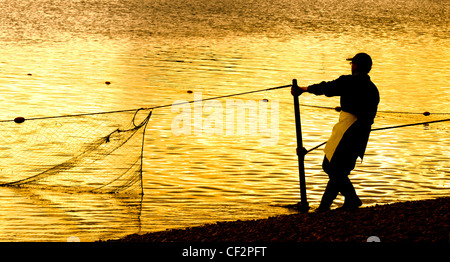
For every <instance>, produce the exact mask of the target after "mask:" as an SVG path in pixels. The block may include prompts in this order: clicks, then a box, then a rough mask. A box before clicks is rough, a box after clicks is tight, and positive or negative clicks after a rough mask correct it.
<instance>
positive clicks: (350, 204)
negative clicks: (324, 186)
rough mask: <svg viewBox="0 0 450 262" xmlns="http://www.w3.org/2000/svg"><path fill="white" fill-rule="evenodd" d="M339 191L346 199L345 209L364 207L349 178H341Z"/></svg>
mask: <svg viewBox="0 0 450 262" xmlns="http://www.w3.org/2000/svg"><path fill="white" fill-rule="evenodd" d="M339 191H340V192H341V194H342V195H343V196H344V197H345V201H344V205H343V206H342V207H344V208H357V207H359V206H361V205H362V202H361V200H360V199H359V197H358V195H357V194H356V191H355V188H354V187H353V184H352V182H351V181H350V179H349V178H348V175H347V176H343V177H341V179H340V180H339Z"/></svg>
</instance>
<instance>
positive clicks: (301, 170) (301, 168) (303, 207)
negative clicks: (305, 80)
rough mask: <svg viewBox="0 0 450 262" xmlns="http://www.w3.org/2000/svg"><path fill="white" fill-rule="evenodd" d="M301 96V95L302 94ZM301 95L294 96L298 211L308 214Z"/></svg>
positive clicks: (294, 83)
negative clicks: (299, 99) (299, 98)
mask: <svg viewBox="0 0 450 262" xmlns="http://www.w3.org/2000/svg"><path fill="white" fill-rule="evenodd" d="M292 88H293V89H295V90H298V89H299V88H298V85H297V79H293V80H292ZM300 95H301V93H300ZM300 95H295V94H294V95H293V96H294V110H295V127H296V133H297V157H298V175H299V181H300V199H301V202H299V204H298V207H297V208H298V210H299V211H301V212H308V210H309V204H308V200H307V198H306V182H305V164H304V162H305V154H306V149H305V148H304V147H303V140H302V125H301V121H300V104H299V102H298V97H299V96H300Z"/></svg>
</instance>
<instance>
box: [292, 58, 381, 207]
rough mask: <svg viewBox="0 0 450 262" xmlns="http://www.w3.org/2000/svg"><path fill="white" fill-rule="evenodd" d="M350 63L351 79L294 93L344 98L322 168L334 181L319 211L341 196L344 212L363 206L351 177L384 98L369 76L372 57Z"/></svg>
mask: <svg viewBox="0 0 450 262" xmlns="http://www.w3.org/2000/svg"><path fill="white" fill-rule="evenodd" d="M347 60H348V61H351V69H352V74H351V75H343V76H341V77H339V78H338V79H336V80H333V81H330V82H325V81H324V82H321V83H320V84H314V85H310V86H307V87H299V89H296V90H295V89H294V88H292V90H291V93H292V94H293V95H299V94H300V93H301V92H302V91H304V92H309V93H313V94H315V95H325V96H328V97H331V96H340V97H341V113H340V116H339V122H338V123H337V124H336V125H335V126H334V127H333V131H332V134H331V136H330V138H329V139H328V141H327V144H326V146H325V157H324V160H323V164H322V167H323V170H324V171H325V172H326V173H327V174H328V177H329V178H330V180H329V181H328V184H327V187H326V189H325V192H324V194H323V197H322V201H321V203H320V206H319V208H318V209H317V211H326V210H329V209H330V206H331V204H332V203H333V201H334V199H335V198H336V197H337V195H338V194H339V192H340V193H341V194H342V195H344V197H345V202H344V205H343V206H342V208H358V207H359V206H361V205H362V202H361V200H360V199H359V197H358V196H357V195H356V191H355V189H354V187H353V185H352V183H351V182H350V179H349V178H348V176H349V174H350V172H351V171H352V170H353V168H355V163H356V159H357V158H358V157H360V158H361V160H362V159H363V156H364V152H365V150H366V146H367V142H368V140H369V134H370V129H371V126H372V124H373V121H374V118H375V115H376V113H377V107H378V103H379V101H380V96H379V93H378V89H377V87H376V86H375V85H374V84H373V83H372V81H371V80H370V77H369V75H368V73H369V72H370V70H371V68H372V59H371V57H370V56H369V55H368V54H366V53H359V54H356V55H355V56H354V57H353V58H349V59H347ZM300 89H301V90H300Z"/></svg>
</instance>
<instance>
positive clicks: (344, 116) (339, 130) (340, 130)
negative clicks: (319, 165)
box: [324, 111, 357, 162]
mask: <svg viewBox="0 0 450 262" xmlns="http://www.w3.org/2000/svg"><path fill="white" fill-rule="evenodd" d="M356 120H357V118H356V116H355V115H354V114H351V113H348V112H344V111H341V114H340V115H339V122H337V124H336V125H334V127H333V131H332V132H331V136H330V138H329V139H328V141H327V144H326V145H325V149H324V151H325V156H326V157H327V159H328V161H330V162H331V158H332V157H333V155H334V152H335V151H336V148H337V146H338V145H339V142H341V139H342V137H343V136H344V134H345V132H346V131H347V129H348V128H349V127H350V126H351V125H353V123H355V122H356Z"/></svg>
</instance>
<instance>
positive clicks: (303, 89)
mask: <svg viewBox="0 0 450 262" xmlns="http://www.w3.org/2000/svg"><path fill="white" fill-rule="evenodd" d="M303 92H308V87H307V86H298V88H294V87H291V94H292V95H293V96H299V95H300V94H301V93H303Z"/></svg>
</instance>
